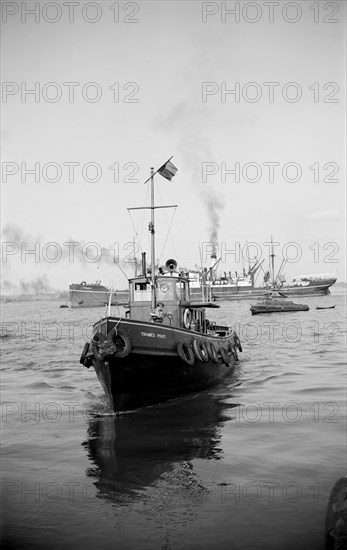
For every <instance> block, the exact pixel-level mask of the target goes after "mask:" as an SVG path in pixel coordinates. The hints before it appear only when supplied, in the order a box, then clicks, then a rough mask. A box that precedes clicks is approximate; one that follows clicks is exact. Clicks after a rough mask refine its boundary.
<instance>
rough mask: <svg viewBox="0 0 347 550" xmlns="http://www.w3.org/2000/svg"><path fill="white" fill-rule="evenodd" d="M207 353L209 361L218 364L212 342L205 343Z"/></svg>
mask: <svg viewBox="0 0 347 550" xmlns="http://www.w3.org/2000/svg"><path fill="white" fill-rule="evenodd" d="M207 351H208V355H209V358H210V359H211V361H213V362H214V363H218V355H217V351H216V348H215V346H214V343H213V342H207Z"/></svg>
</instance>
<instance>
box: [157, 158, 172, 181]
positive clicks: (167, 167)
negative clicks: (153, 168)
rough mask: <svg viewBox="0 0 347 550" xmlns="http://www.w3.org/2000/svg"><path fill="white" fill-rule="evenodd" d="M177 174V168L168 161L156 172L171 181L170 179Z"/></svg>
mask: <svg viewBox="0 0 347 550" xmlns="http://www.w3.org/2000/svg"><path fill="white" fill-rule="evenodd" d="M176 172H177V168H176V166H175V165H174V164H172V162H170V161H169V160H168V161H167V162H165V164H163V166H161V167H160V168H159V170H158V173H159V174H160V175H161V176H163V178H165V179H167V180H169V181H171V180H172V178H173V177H174V175H175V174H176Z"/></svg>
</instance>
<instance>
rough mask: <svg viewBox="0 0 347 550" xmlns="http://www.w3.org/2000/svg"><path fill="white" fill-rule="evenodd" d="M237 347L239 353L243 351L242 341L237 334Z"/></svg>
mask: <svg viewBox="0 0 347 550" xmlns="http://www.w3.org/2000/svg"><path fill="white" fill-rule="evenodd" d="M235 345H236V347H237V349H238V350H239V351H242V346H241V341H240V338H239V337H238V336H237V334H235Z"/></svg>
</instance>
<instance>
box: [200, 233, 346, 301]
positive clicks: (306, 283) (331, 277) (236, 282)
mask: <svg viewBox="0 0 347 550" xmlns="http://www.w3.org/2000/svg"><path fill="white" fill-rule="evenodd" d="M271 242H272V240H271ZM274 258H275V254H274V251H273V246H272V249H271V254H270V265H269V270H268V271H264V269H263V267H262V264H263V262H264V260H262V261H261V262H259V261H258V260H256V261H255V263H254V265H253V266H251V265H249V268H248V272H246V271H245V269H243V274H242V275H240V274H238V273H237V272H235V275H232V274H231V272H229V274H228V275H227V273H226V272H224V274H223V275H220V276H217V266H218V264H219V262H220V259H219V260H217V254H216V253H215V252H213V253H212V254H211V264H210V268H209V269H207V268H204V269H203V270H200V271H194V272H190V277H191V278H192V279H193V284H191V294H192V296H193V297H194V299H199V297H201V296H203V297H204V298H205V299H208V300H211V301H219V300H247V299H253V298H254V299H256V298H261V297H265V296H266V295H267V293H268V292H269V290H274V291H277V292H278V293H279V294H280V295H282V296H324V295H327V294H330V290H329V289H330V287H331V286H332V285H333V284H335V283H336V281H337V278H336V276H335V274H333V273H331V274H322V275H300V276H297V277H295V278H294V279H292V280H291V281H290V282H287V281H286V277H285V276H284V275H282V274H281V273H282V270H283V267H284V265H285V263H286V262H285V260H282V264H281V267H280V269H279V271H278V273H277V275H275V263H274ZM260 269H261V270H262V271H263V284H262V285H261V286H256V277H257V276H258V275H259V272H260Z"/></svg>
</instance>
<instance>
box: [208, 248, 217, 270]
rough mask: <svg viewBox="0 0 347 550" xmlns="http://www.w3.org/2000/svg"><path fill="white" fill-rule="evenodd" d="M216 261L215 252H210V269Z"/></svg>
mask: <svg viewBox="0 0 347 550" xmlns="http://www.w3.org/2000/svg"><path fill="white" fill-rule="evenodd" d="M216 263H217V254H216V253H215V252H212V254H211V264H210V269H211V268H213V267H214V266H215V265H216Z"/></svg>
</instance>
